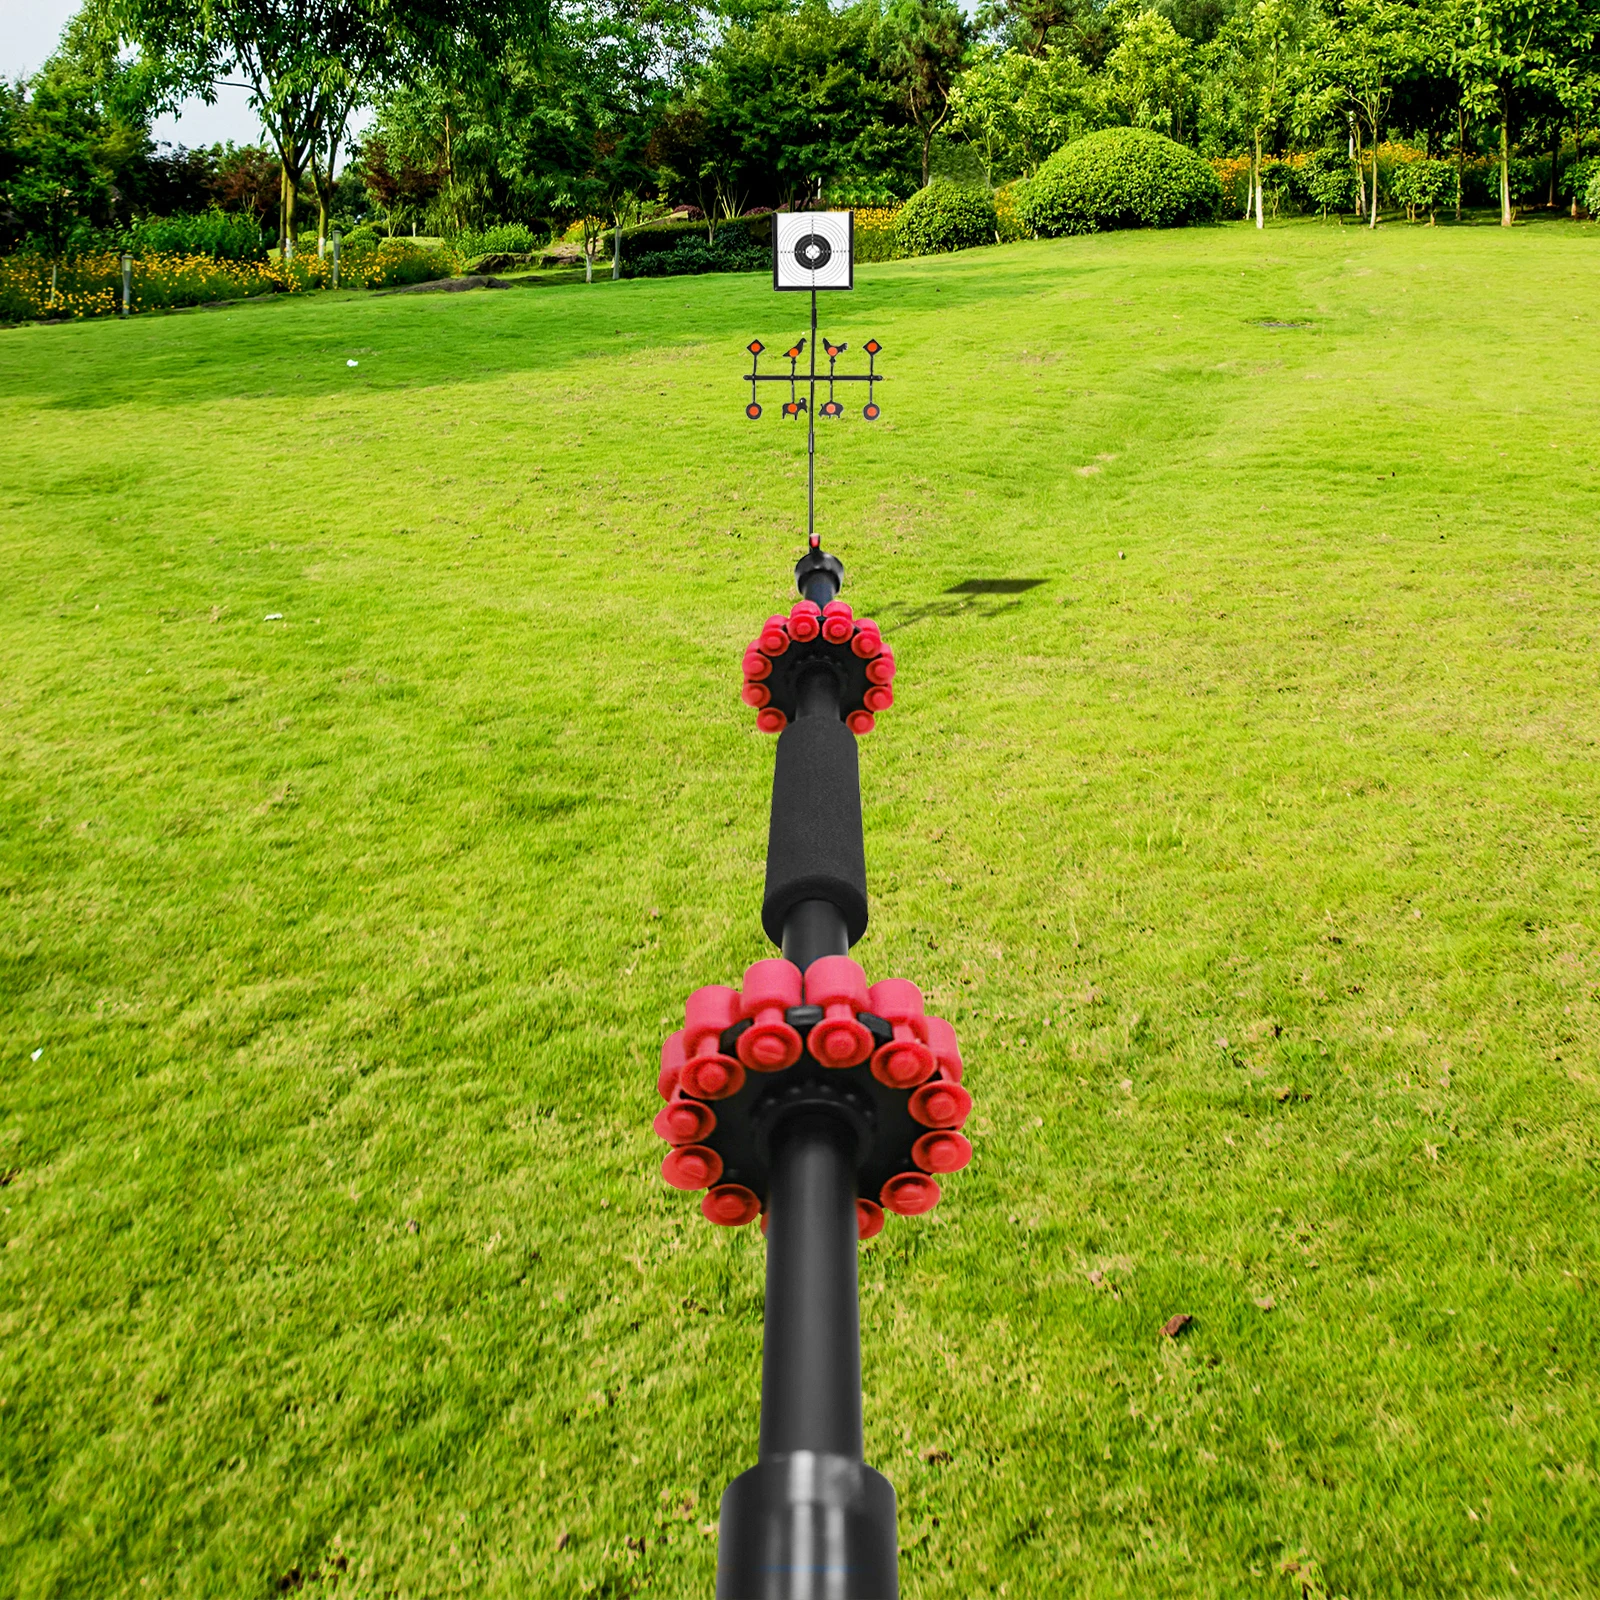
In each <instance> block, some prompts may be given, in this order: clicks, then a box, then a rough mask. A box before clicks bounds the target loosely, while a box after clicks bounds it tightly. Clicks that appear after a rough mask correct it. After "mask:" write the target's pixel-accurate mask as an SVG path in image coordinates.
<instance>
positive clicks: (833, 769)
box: [761, 717, 867, 949]
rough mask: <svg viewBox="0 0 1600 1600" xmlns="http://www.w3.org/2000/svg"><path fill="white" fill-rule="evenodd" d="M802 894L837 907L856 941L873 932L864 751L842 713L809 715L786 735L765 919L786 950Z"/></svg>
mask: <svg viewBox="0 0 1600 1600" xmlns="http://www.w3.org/2000/svg"><path fill="white" fill-rule="evenodd" d="M802 900H826V901H827V902H828V903H829V904H830V905H833V906H837V907H838V909H839V912H840V914H841V915H842V916H843V917H844V921H845V930H846V933H847V934H848V937H849V940H850V943H851V944H854V943H855V942H856V941H857V940H858V939H859V938H860V937H861V935H862V934H863V933H865V932H866V931H867V858H866V851H865V849H864V848H863V846H862V839H861V767H860V758H859V756H858V754H857V752H856V737H855V735H854V734H853V733H851V731H850V730H849V729H848V728H847V727H846V726H845V725H844V724H843V723H842V722H840V721H838V720H837V719H836V718H834V717H801V718H800V719H799V721H797V722H792V723H790V724H789V726H788V727H787V728H785V729H784V730H783V733H782V734H781V735H780V736H779V739H778V752H777V760H776V762H775V763H774V765H773V771H772V823H771V827H770V828H769V830H768V833H767V886H766V893H765V895H764V896H763V897H762V902H761V926H762V928H763V929H764V930H765V932H766V935H767V937H768V938H769V939H771V941H772V942H773V943H774V944H775V945H777V946H779V948H780V949H781V948H782V945H783V924H784V919H785V918H786V917H787V916H788V914H789V912H790V911H791V910H792V909H793V907H795V906H796V905H798V904H799V903H800V902H801V901H802Z"/></svg>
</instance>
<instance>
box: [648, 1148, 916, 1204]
mask: <svg viewBox="0 0 1600 1600" xmlns="http://www.w3.org/2000/svg"><path fill="white" fill-rule="evenodd" d="M674 1154H676V1152H674ZM667 1159H668V1160H669V1161H670V1160H671V1159H672V1158H671V1156H669V1157H668V1158H667ZM878 1198H879V1199H880V1200H881V1201H882V1202H883V1209H884V1210H885V1211H893V1212H894V1213H895V1214H896V1215H897V1216H902V1217H920V1216H921V1215H922V1214H923V1212H925V1211H932V1210H933V1208H934V1207H935V1206H936V1205H938V1203H939V1185H938V1184H936V1183H935V1182H934V1181H933V1179H932V1178H930V1177H928V1176H927V1175H926V1174H925V1173H921V1172H898V1173H896V1174H895V1175H894V1177H892V1178H891V1179H890V1180H889V1181H888V1182H887V1183H886V1184H884V1186H883V1189H882V1191H881V1192H880V1194H879V1195H878Z"/></svg>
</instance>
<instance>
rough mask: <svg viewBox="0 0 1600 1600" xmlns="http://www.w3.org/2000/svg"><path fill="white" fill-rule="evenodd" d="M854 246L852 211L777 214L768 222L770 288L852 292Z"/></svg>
mask: <svg viewBox="0 0 1600 1600" xmlns="http://www.w3.org/2000/svg"><path fill="white" fill-rule="evenodd" d="M854 244H855V213H854V212H851V211H780V212H778V213H777V214H776V215H775V216H774V217H773V219H772V287H773V288H774V289H853V288H854V287H855V262H854V256H855V251H854V248H853V246H854Z"/></svg>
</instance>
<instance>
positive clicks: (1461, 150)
mask: <svg viewBox="0 0 1600 1600" xmlns="http://www.w3.org/2000/svg"><path fill="white" fill-rule="evenodd" d="M1466 181H1467V103H1466V101H1465V100H1461V101H1458V102H1457V103H1456V221H1457V222H1459V221H1460V220H1461V189H1462V186H1463V185H1464V184H1465V183H1466Z"/></svg>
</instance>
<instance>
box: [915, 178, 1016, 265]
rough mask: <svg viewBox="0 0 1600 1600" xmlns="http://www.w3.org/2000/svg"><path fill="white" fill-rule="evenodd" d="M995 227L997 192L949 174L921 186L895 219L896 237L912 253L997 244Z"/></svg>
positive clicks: (930, 252) (918, 253)
mask: <svg viewBox="0 0 1600 1600" xmlns="http://www.w3.org/2000/svg"><path fill="white" fill-rule="evenodd" d="M995 227H996V222H995V212H994V196H993V195H991V194H990V193H989V191H988V190H987V189H972V188H968V187H967V186H966V185H964V184H959V183H951V182H950V180H949V179H948V178H935V179H934V181H933V182H932V183H930V184H929V185H928V187H927V188H926V189H918V190H917V192H916V193H915V194H914V195H912V197H911V198H910V199H909V200H907V201H906V203H905V204H904V205H903V206H901V208H900V213H899V215H898V216H897V217H896V218H895V219H894V232H895V239H896V240H897V241H898V243H899V245H900V248H901V249H902V250H904V251H905V253H906V254H907V255H908V256H932V255H938V254H939V253H940V252H941V251H945V250H970V249H971V248H972V247H973V246H974V245H979V244H993V243H994V235H995Z"/></svg>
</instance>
